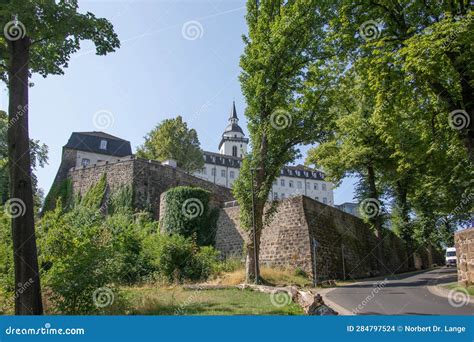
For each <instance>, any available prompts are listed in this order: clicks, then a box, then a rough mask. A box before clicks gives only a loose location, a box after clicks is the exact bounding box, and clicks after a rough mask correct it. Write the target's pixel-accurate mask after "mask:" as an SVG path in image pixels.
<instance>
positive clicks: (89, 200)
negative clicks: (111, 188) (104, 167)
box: [81, 173, 107, 209]
mask: <svg viewBox="0 0 474 342" xmlns="http://www.w3.org/2000/svg"><path fill="white" fill-rule="evenodd" d="M106 190H107V176H106V174H105V173H104V174H103V175H102V176H101V177H100V179H99V181H98V182H97V184H95V185H93V186H91V187H90V188H89V190H88V191H87V192H86V194H85V195H84V197H83V198H82V201H81V204H82V205H83V206H84V207H87V208H91V209H99V208H100V206H101V205H102V203H103V201H104V197H105V192H106Z"/></svg>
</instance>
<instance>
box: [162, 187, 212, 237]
mask: <svg viewBox="0 0 474 342" xmlns="http://www.w3.org/2000/svg"><path fill="white" fill-rule="evenodd" d="M209 199H210V193H209V192H208V191H206V190H204V189H201V188H194V187H186V186H178V187H176V188H173V189H171V190H168V191H167V192H166V194H165V196H164V200H165V201H166V205H165V209H164V212H163V213H162V220H161V221H160V226H161V229H162V231H164V232H166V233H168V234H179V235H182V236H184V237H192V236H196V241H197V244H198V245H199V246H207V245H213V244H214V243H215V238H216V228H217V218H218V216H219V211H218V209H217V208H213V209H210V208H209Z"/></svg>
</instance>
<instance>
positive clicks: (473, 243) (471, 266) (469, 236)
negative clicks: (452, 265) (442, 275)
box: [454, 228, 474, 286]
mask: <svg viewBox="0 0 474 342" xmlns="http://www.w3.org/2000/svg"><path fill="white" fill-rule="evenodd" d="M454 243H455V246H456V256H457V259H458V260H457V267H458V281H459V283H461V284H463V285H464V286H471V285H474V228H470V229H465V230H462V231H459V232H457V233H456V234H455V235H454Z"/></svg>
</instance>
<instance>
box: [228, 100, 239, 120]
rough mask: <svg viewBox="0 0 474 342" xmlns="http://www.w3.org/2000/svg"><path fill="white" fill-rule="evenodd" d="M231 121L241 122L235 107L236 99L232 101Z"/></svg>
mask: <svg viewBox="0 0 474 342" xmlns="http://www.w3.org/2000/svg"><path fill="white" fill-rule="evenodd" d="M229 121H230V122H231V123H235V124H236V123H238V122H239V118H238V117H237V110H236V109H235V101H232V110H231V112H230V117H229Z"/></svg>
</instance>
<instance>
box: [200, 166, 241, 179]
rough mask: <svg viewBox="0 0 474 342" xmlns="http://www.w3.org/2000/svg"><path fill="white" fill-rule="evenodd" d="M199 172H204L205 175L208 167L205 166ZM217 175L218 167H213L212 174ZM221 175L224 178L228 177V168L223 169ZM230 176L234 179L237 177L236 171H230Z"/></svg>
mask: <svg viewBox="0 0 474 342" xmlns="http://www.w3.org/2000/svg"><path fill="white" fill-rule="evenodd" d="M198 173H199V174H200V173H202V174H203V175H207V168H203V169H202V170H201V171H198ZM215 175H216V168H215V167H213V168H212V169H211V176H215ZM221 177H222V178H226V177H227V170H221ZM229 178H230V179H234V178H235V171H232V170H231V171H229Z"/></svg>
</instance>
